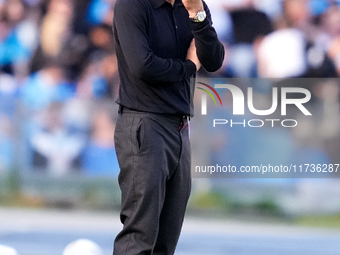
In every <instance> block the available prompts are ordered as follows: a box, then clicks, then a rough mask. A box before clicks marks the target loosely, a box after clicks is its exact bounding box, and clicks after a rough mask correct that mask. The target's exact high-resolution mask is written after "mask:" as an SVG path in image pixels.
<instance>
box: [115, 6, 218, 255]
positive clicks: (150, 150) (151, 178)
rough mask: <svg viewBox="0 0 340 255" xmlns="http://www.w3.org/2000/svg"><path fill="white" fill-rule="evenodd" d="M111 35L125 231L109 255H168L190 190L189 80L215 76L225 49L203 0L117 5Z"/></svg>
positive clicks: (190, 92) (170, 252)
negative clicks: (115, 61)
mask: <svg viewBox="0 0 340 255" xmlns="http://www.w3.org/2000/svg"><path fill="white" fill-rule="evenodd" d="M113 30H114V39H115V45H116V54H117V59H118V67H119V75H120V80H121V84H120V89H119V98H118V100H117V103H118V104H119V105H120V107H119V118H118V120H117V124H116V129H115V146H116V152H117V157H118V162H119V166H120V174H119V179H118V181H119V185H120V188H121V191H122V208H121V214H120V218H121V222H122V223H123V224H124V227H123V230H122V231H121V232H120V233H119V234H118V235H117V237H116V240H115V244H114V251H113V253H114V254H115V255H137V254H143V255H151V254H152V255H160V254H162V255H169V254H174V252H175V248H176V245H177V241H178V238H179V235H180V232H181V228H182V223H183V219H184V214H185V209H186V205H187V201H188V198H189V194H190V187H191V177H190V142H189V135H188V129H189V127H188V118H189V117H190V116H191V115H192V114H191V113H192V112H193V105H192V97H193V91H194V86H195V84H194V83H192V82H190V78H192V77H194V76H195V73H196V71H197V70H199V69H200V67H201V65H202V66H203V67H204V68H205V69H206V70H207V71H216V70H217V69H219V68H220V67H221V65H222V62H223V58H224V48H223V45H222V44H221V42H220V41H219V40H218V38H217V35H216V32H215V30H214V28H213V27H212V21H211V15H210V12H209V9H208V7H207V5H206V4H205V3H204V2H203V1H202V0H117V2H116V5H115V10H114V22H113Z"/></svg>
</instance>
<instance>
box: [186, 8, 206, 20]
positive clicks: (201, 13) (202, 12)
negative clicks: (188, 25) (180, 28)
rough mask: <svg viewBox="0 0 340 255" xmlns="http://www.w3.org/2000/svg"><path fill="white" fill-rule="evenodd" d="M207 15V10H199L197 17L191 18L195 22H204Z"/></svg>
mask: <svg viewBox="0 0 340 255" xmlns="http://www.w3.org/2000/svg"><path fill="white" fill-rule="evenodd" d="M206 17H207V14H206V13H205V11H201V12H198V13H197V14H196V16H195V17H193V18H190V20H191V21H193V22H203V21H204V20H205V18H206Z"/></svg>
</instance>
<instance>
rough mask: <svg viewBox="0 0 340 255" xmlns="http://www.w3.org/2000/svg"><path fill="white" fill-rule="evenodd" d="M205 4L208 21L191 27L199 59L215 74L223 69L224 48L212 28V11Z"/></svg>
mask: <svg viewBox="0 0 340 255" xmlns="http://www.w3.org/2000/svg"><path fill="white" fill-rule="evenodd" d="M203 4H204V10H205V12H206V14H207V17H206V19H205V20H204V21H203V22H197V23H196V22H191V26H192V31H193V35H194V38H195V44H196V49H197V56H198V59H199V60H200V62H201V64H202V66H203V67H204V68H205V69H206V70H207V71H208V72H215V71H217V70H218V69H219V68H221V66H222V64H223V60H224V47H223V44H222V43H221V42H220V41H219V39H218V37H217V33H216V31H215V29H214V27H213V26H212V18H211V13H210V10H209V8H208V6H207V5H206V3H205V2H203Z"/></svg>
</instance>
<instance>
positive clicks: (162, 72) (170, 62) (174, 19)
mask: <svg viewBox="0 0 340 255" xmlns="http://www.w3.org/2000/svg"><path fill="white" fill-rule="evenodd" d="M204 7H205V10H206V13H207V19H206V20H205V21H204V22H202V23H195V22H192V21H190V19H189V14H188V12H187V10H186V9H185V7H184V5H183V3H182V1H181V0H176V2H175V4H174V6H172V5H171V4H170V3H168V2H167V1H166V0H117V2H116V4H115V9H114V21H113V32H114V39H115V47H116V54H117V58H118V71H119V75H120V78H121V84H120V90H119V98H118V100H117V103H118V104H120V105H123V106H125V107H127V108H130V109H134V110H139V111H144V112H153V113H165V114H186V115H190V113H193V105H192V103H191V102H192V100H191V97H192V96H193V90H194V85H195V84H194V82H191V83H190V78H191V77H194V75H195V73H196V66H195V64H194V63H193V62H192V61H190V60H186V55H187V50H188V48H189V45H190V43H191V40H192V39H193V38H194V37H195V41H196V48H197V55H198V58H199V60H200V62H201V63H202V66H203V67H204V68H205V69H206V70H207V71H210V72H212V71H216V70H218V69H219V68H220V67H221V65H222V62H223V58H224V48H223V45H222V43H221V42H220V41H219V40H218V38H217V34H216V32H215V29H214V28H213V27H212V20H211V15H210V11H209V9H208V7H207V5H206V4H205V3H204Z"/></svg>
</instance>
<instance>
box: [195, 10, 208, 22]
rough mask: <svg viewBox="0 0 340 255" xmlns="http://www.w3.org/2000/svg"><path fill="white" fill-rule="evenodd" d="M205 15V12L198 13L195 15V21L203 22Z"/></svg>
mask: <svg viewBox="0 0 340 255" xmlns="http://www.w3.org/2000/svg"><path fill="white" fill-rule="evenodd" d="M205 17H206V14H205V12H199V13H197V19H198V21H199V22H202V21H203V20H205Z"/></svg>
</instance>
